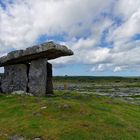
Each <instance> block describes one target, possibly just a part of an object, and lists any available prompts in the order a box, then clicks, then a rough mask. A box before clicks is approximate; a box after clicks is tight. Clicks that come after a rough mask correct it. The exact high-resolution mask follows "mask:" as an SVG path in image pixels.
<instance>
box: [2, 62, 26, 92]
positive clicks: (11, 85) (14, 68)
mask: <svg viewBox="0 0 140 140" xmlns="http://www.w3.org/2000/svg"><path fill="white" fill-rule="evenodd" d="M4 68H5V73H4V76H3V78H2V80H1V81H2V82H1V89H2V92H4V93H11V92H13V91H19V90H22V91H26V89H27V81H28V78H27V66H26V65H25V64H17V65H10V66H5V67H4Z"/></svg>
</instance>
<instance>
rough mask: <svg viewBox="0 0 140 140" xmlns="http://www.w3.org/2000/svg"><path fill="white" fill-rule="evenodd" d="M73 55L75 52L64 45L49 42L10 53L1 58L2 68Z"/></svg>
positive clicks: (0, 64) (0, 65)
mask: <svg viewBox="0 0 140 140" xmlns="http://www.w3.org/2000/svg"><path fill="white" fill-rule="evenodd" d="M69 55H73V52H72V51H71V50H69V49H68V48H67V47H66V46H64V45H59V44H56V43H54V42H47V43H43V44H40V45H37V46H33V47H29V48H27V49H26V50H17V51H12V52H10V53H8V55H7V56H3V57H1V58H0V67H2V66H6V65H13V64H20V63H28V62H31V61H32V60H37V59H41V58H47V60H50V59H55V58H58V57H61V56H69Z"/></svg>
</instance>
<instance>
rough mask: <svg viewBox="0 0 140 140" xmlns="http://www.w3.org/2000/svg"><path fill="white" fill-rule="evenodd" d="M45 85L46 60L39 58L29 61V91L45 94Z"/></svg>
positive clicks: (39, 94)
mask: <svg viewBox="0 0 140 140" xmlns="http://www.w3.org/2000/svg"><path fill="white" fill-rule="evenodd" d="M46 86H47V60H46V59H39V60H35V61H31V64H30V70H29V83H28V88H29V92H30V93H32V94H34V95H37V96H42V95H43V96H44V95H46Z"/></svg>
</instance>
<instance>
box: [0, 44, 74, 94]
mask: <svg viewBox="0 0 140 140" xmlns="http://www.w3.org/2000/svg"><path fill="white" fill-rule="evenodd" d="M69 55H73V52H72V51H71V50H69V49H68V48H67V47H66V46H63V45H59V44H55V43H53V42H47V43H43V44H41V45H38V46H33V47H30V48H27V49H26V50H17V51H13V52H10V53H8V55H7V56H4V57H1V58H0V67H2V66H4V69H5V72H4V75H3V77H2V78H0V90H1V91H2V92H4V93H11V92H14V91H24V92H29V93H32V94H34V95H37V96H45V95H46V94H52V93H53V84H52V64H50V63H48V60H50V59H55V58H58V57H61V56H69Z"/></svg>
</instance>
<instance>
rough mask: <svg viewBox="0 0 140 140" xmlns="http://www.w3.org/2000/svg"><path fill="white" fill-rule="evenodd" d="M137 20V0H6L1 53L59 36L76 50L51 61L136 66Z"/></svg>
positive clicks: (1, 12)
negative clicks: (45, 37)
mask: <svg viewBox="0 0 140 140" xmlns="http://www.w3.org/2000/svg"><path fill="white" fill-rule="evenodd" d="M139 25H140V1H139V0H108V1H102V0H94V1H93V0H83V1H82V2H81V0H70V1H69V0H36V1H34V0H22V1H21V0H13V1H12V2H9V0H6V1H4V2H3V5H2V6H0V55H1V56H2V55H3V54H5V53H7V52H9V51H11V50H15V49H25V48H26V47H29V46H32V45H34V44H36V43H37V42H38V39H39V38H40V37H41V36H47V37H48V38H49V36H52V37H53V36H54V39H55V36H62V38H63V40H57V41H58V42H59V43H62V44H65V45H67V46H69V48H71V49H72V50H73V51H74V53H75V55H74V56H71V57H65V58H59V59H56V60H53V61H51V62H52V63H53V64H54V65H55V66H64V65H65V64H66V63H67V64H68V63H82V64H88V65H90V66H91V71H106V70H111V71H115V72H117V71H121V70H123V71H124V70H132V69H133V70H139V69H140V67H139V66H138V65H139V64H140V59H139V54H140V28H139ZM135 37H137V38H136V39H135ZM48 40H49V39H48ZM39 41H40V42H41V40H39ZM46 41H47V39H46ZM132 66H133V67H132Z"/></svg>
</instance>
